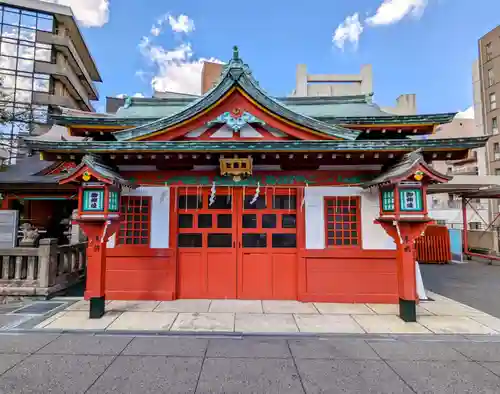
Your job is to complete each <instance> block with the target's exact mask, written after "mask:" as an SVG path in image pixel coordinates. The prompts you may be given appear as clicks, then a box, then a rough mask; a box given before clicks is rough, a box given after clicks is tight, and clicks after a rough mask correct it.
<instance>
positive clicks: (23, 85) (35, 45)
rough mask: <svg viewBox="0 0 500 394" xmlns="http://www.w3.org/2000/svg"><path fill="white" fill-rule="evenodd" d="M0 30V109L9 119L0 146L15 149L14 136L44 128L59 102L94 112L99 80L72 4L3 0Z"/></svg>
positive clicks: (43, 130) (44, 129)
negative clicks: (93, 104) (71, 6)
mask: <svg viewBox="0 0 500 394" xmlns="http://www.w3.org/2000/svg"><path fill="white" fill-rule="evenodd" d="M0 32H1V33H0V108H1V109H2V112H3V113H4V114H6V115H4V116H7V120H8V121H7V122H4V124H3V125H2V130H1V139H2V142H3V147H5V145H6V144H9V143H10V145H11V146H10V149H9V150H14V151H16V144H17V137H18V135H20V134H25V133H30V134H36V135H39V134H43V133H45V132H46V131H48V130H49V129H50V126H51V125H50V124H49V114H50V113H51V112H53V111H54V110H55V109H56V107H58V106H61V107H68V108H73V109H77V110H82V111H93V110H94V108H93V106H92V101H93V100H98V98H99V93H98V89H97V86H96V84H95V83H96V82H102V80H101V76H100V74H99V71H98V70H97V67H96V64H95V61H94V60H93V58H92V56H91V54H90V51H89V49H88V48H87V46H86V44H85V41H84V39H83V36H82V34H81V32H80V29H79V27H78V24H77V23H76V20H75V18H74V15H73V13H72V11H71V8H69V7H66V6H62V5H59V4H53V3H47V2H44V1H39V0H3V1H2V2H0ZM28 125H29V127H28ZM7 141H8V142H7Z"/></svg>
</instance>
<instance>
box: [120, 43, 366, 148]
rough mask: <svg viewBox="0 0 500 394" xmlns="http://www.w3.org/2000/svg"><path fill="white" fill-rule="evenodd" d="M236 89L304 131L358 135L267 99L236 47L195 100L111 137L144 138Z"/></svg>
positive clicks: (351, 138) (186, 118)
mask: <svg viewBox="0 0 500 394" xmlns="http://www.w3.org/2000/svg"><path fill="white" fill-rule="evenodd" d="M235 86H239V87H240V88H242V89H243V90H244V91H245V92H246V93H247V94H248V95H249V96H251V97H252V98H253V99H254V100H255V101H257V102H258V103H259V104H261V105H263V106H265V107H267V108H269V109H270V110H271V111H272V112H274V113H276V114H278V115H280V116H282V117H284V118H286V119H288V120H291V121H293V122H295V123H298V124H301V125H303V126H305V127H307V128H310V129H312V130H315V131H318V132H320V133H324V134H325V135H327V136H331V137H337V138H342V139H347V140H355V139H356V138H357V137H358V135H359V134H360V133H359V132H358V131H354V130H350V129H346V128H344V127H341V126H338V125H329V124H327V123H324V122H321V121H319V120H316V119H314V118H311V117H308V116H305V115H302V114H300V113H297V112H295V111H293V110H291V109H289V108H288V107H287V106H286V105H284V104H283V103H281V102H279V101H277V100H276V99H274V98H272V97H271V96H269V95H268V94H267V93H265V92H264V90H263V89H262V88H261V87H260V86H259V83H258V82H257V81H256V80H255V79H254V77H253V76H252V72H251V70H250V68H249V66H248V65H247V64H246V63H244V62H243V61H242V60H241V59H240V57H239V53H238V49H237V47H235V48H234V50H233V58H232V59H231V61H230V62H229V63H227V65H226V66H225V67H224V69H223V72H222V74H221V79H220V81H219V83H218V84H216V85H215V86H213V87H212V88H211V89H210V90H209V91H208V92H207V93H205V95H203V96H201V97H199V98H198V99H195V100H194V101H192V102H191V103H190V104H189V105H188V106H187V107H185V108H183V109H181V110H180V111H178V112H176V113H174V114H172V115H169V116H166V117H163V118H160V119H157V120H154V121H152V122H148V123H146V124H144V125H140V126H137V127H134V128H131V129H126V130H120V131H116V132H114V133H113V134H114V135H115V137H116V139H117V140H119V141H127V140H132V139H136V138H143V137H145V136H147V135H149V134H152V133H155V132H157V131H160V130H162V129H166V128H168V127H171V126H173V125H175V124H178V123H180V122H182V121H185V120H188V119H189V118H191V117H192V116H194V115H195V114H197V113H199V112H201V111H202V110H204V109H206V108H208V107H210V106H211V105H213V104H215V103H216V102H217V101H218V100H219V99H220V98H222V97H223V96H224V95H225V94H226V93H227V92H229V91H230V89H231V88H233V87H235Z"/></svg>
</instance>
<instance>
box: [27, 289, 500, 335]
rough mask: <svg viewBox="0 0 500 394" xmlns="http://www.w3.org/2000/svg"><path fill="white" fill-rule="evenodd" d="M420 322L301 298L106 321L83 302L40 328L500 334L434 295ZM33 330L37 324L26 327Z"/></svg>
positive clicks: (215, 304) (134, 310) (147, 307)
mask: <svg viewBox="0 0 500 394" xmlns="http://www.w3.org/2000/svg"><path fill="white" fill-rule="evenodd" d="M429 296H430V297H431V298H432V299H433V301H427V302H422V303H421V304H420V305H419V306H418V311H417V313H418V322H417V323H404V322H403V321H402V320H401V319H400V318H399V317H398V316H397V313H398V307H397V305H387V304H332V303H301V302H297V301H246V300H176V301H168V302H154V301H108V302H107V305H106V311H107V312H106V314H105V316H103V317H102V318H101V319H93V320H90V319H88V307H89V306H88V303H87V302H86V301H83V300H80V301H77V302H76V303H73V304H72V305H70V306H69V307H68V308H66V309H65V310H63V311H60V312H57V313H55V314H53V315H52V316H50V317H48V318H44V319H41V320H42V321H39V322H38V323H37V324H36V325H34V327H33V328H34V329H39V330H53V331H54V330H55V331H61V330H63V331H67V330H70V331H71V330H93V331H100V330H105V331H107V332H118V331H120V332H123V331H125V332H143V331H144V332H148V331H149V332H167V331H170V332H220V333H232V332H236V333H276V334H283V333H299V332H300V333H320V334H432V333H434V334H488V335H494V334H500V319H498V318H496V317H493V316H490V315H488V314H486V313H484V312H481V311H479V310H477V309H474V308H471V307H469V306H467V305H464V304H460V303H458V302H456V301H453V300H451V299H448V298H446V297H443V296H440V295H438V294H434V293H431V294H430V295H429ZM25 328H31V327H25Z"/></svg>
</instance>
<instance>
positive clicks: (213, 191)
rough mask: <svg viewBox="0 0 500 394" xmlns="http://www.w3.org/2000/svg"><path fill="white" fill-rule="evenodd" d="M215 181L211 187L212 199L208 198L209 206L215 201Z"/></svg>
mask: <svg viewBox="0 0 500 394" xmlns="http://www.w3.org/2000/svg"><path fill="white" fill-rule="evenodd" d="M215 190H216V188H215V182H212V188H211V189H210V192H211V193H210V199H209V200H208V206H209V207H210V206H212V204H213V203H214V202H215Z"/></svg>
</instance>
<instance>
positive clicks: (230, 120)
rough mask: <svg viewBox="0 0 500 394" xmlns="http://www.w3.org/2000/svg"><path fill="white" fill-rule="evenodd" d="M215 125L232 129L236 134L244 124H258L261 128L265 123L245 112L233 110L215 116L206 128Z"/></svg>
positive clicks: (237, 109)
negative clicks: (222, 125)
mask: <svg viewBox="0 0 500 394" xmlns="http://www.w3.org/2000/svg"><path fill="white" fill-rule="evenodd" d="M216 124H226V125H227V126H228V127H230V128H231V129H233V131H234V132H235V133H237V132H239V131H240V130H241V128H242V127H243V126H245V125H246V124H259V125H261V126H265V125H266V122H264V121H262V120H260V119H259V118H257V117H255V116H253V115H252V114H251V113H248V112H246V111H245V112H243V111H242V110H241V109H239V108H235V109H234V110H233V111H231V112H229V111H228V112H224V113H223V114H221V115H219V116H217V118H215V119H214V120H211V121H210V122H208V123H207V126H209V127H210V126H213V125H216Z"/></svg>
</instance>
